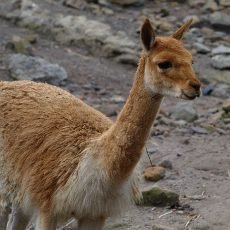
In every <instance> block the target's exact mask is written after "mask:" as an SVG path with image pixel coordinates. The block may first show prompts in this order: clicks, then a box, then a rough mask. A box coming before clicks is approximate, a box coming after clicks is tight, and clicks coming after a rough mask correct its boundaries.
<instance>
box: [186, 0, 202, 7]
mask: <svg viewBox="0 0 230 230" xmlns="http://www.w3.org/2000/svg"><path fill="white" fill-rule="evenodd" d="M205 2H206V0H188V4H189V6H191V7H195V8H197V9H198V8H199V7H201V6H203V5H204V4H205Z"/></svg>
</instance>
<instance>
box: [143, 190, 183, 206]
mask: <svg viewBox="0 0 230 230" xmlns="http://www.w3.org/2000/svg"><path fill="white" fill-rule="evenodd" d="M142 196H143V198H142V200H141V201H140V205H145V206H174V205H177V204H178V203H179V195H178V194H177V193H175V192H172V191H169V190H166V189H162V188H158V187H154V188H151V189H149V190H146V191H143V192H142Z"/></svg>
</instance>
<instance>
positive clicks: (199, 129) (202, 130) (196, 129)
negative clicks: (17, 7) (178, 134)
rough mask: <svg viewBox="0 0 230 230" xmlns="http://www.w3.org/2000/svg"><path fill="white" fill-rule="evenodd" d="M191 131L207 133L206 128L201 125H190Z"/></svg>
mask: <svg viewBox="0 0 230 230" xmlns="http://www.w3.org/2000/svg"><path fill="white" fill-rule="evenodd" d="M191 131H192V133H197V134H208V130H207V129H205V128H201V127H192V128H191Z"/></svg>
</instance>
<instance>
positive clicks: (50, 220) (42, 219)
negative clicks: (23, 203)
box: [35, 212, 56, 230]
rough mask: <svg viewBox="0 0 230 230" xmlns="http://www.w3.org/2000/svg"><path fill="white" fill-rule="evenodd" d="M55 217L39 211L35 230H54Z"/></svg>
mask: <svg viewBox="0 0 230 230" xmlns="http://www.w3.org/2000/svg"><path fill="white" fill-rule="evenodd" d="M55 229H56V219H55V218H54V217H53V216H52V215H50V214H48V213H42V212H40V213H39V214H38V216H37V220H36V225H35V230H55Z"/></svg>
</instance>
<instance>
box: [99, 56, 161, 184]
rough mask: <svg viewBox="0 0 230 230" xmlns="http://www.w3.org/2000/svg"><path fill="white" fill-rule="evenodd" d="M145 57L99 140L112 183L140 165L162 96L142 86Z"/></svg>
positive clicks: (125, 176)
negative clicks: (117, 112) (115, 116)
mask: <svg viewBox="0 0 230 230" xmlns="http://www.w3.org/2000/svg"><path fill="white" fill-rule="evenodd" d="M144 73H145V57H141V59H140V62H139V66H138V69H137V72H136V75H135V80H134V83H133V86H132V89H131V91H130V94H129V97H128V99H127V102H126V103H125V105H124V107H123V109H122V111H121V112H120V114H119V116H118V118H117V121H116V122H115V123H114V125H113V126H112V127H111V128H110V129H109V130H108V131H107V132H106V133H105V134H104V135H103V136H102V139H101V143H102V146H103V149H104V150H105V151H104V152H105V161H106V162H105V165H106V167H108V171H109V173H110V176H111V177H112V178H114V179H115V180H122V179H126V178H127V176H129V175H130V173H131V172H132V170H133V169H134V167H135V165H136V164H137V162H138V161H139V159H140V157H141V154H142V150H143V147H144V145H145V142H146V140H147V138H148V136H149V132H150V129H151V126H152V124H153V121H154V120H155V118H156V115H157V112H158V109H159V107H160V104H161V101H162V96H161V95H154V94H153V93H152V92H150V90H147V89H146V87H145V84H144Z"/></svg>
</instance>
